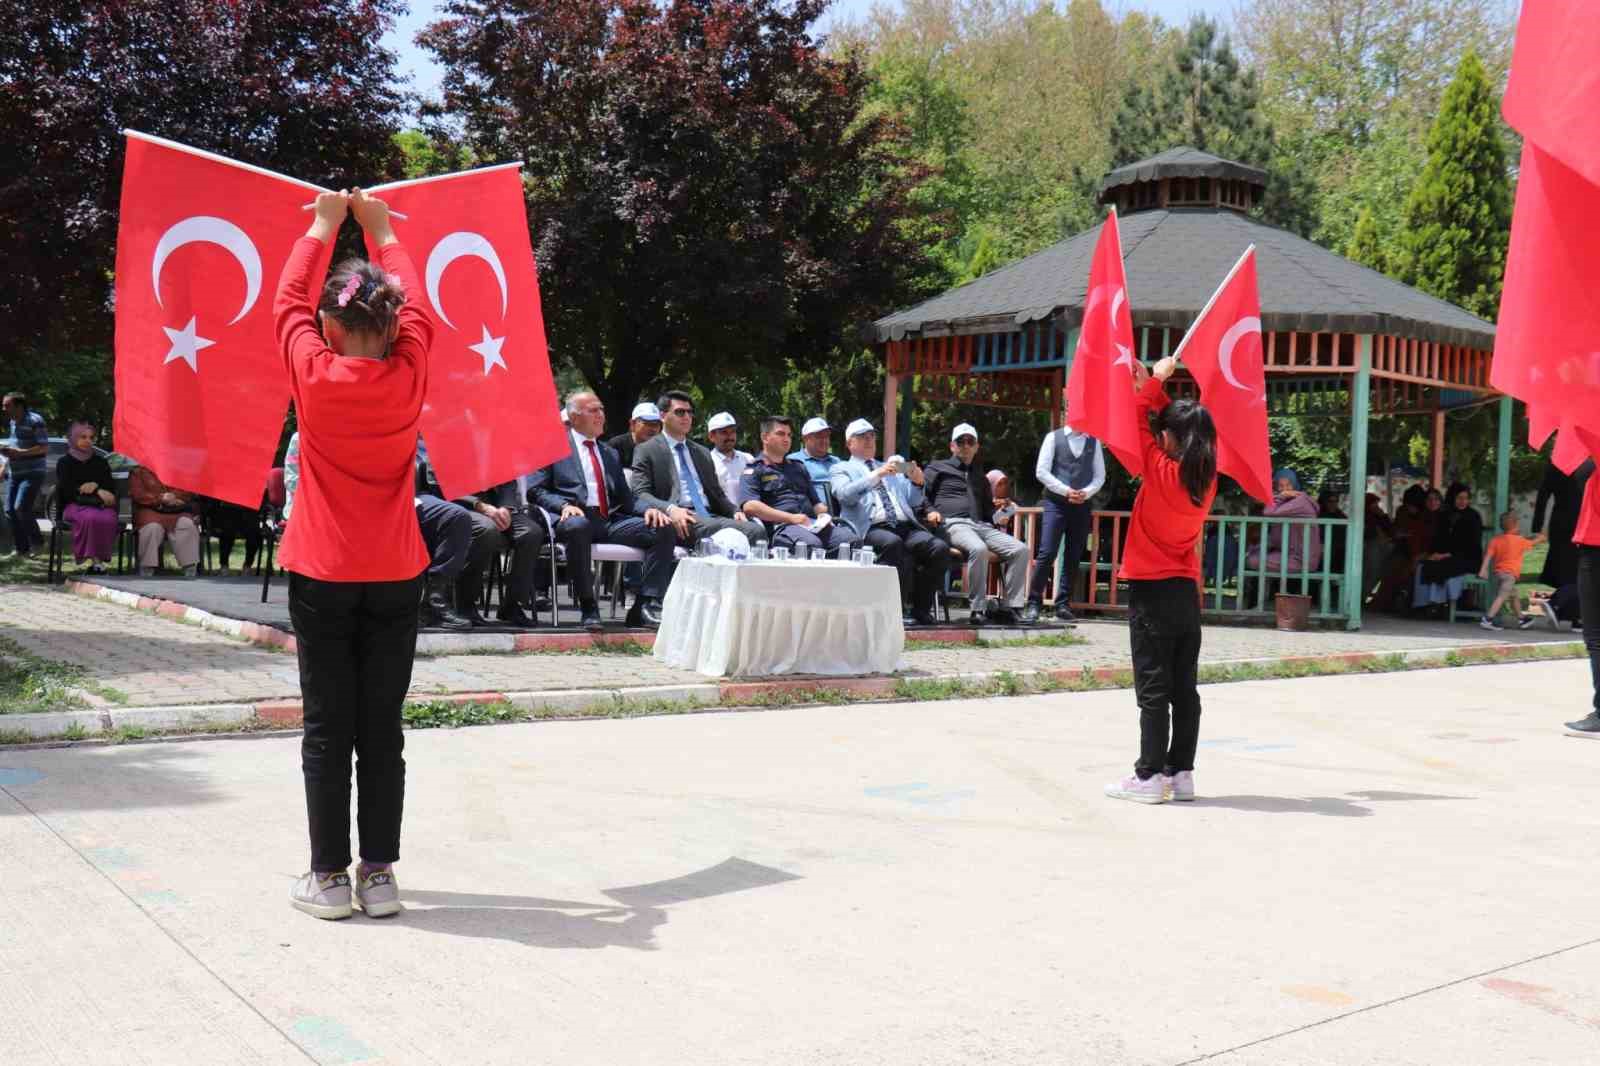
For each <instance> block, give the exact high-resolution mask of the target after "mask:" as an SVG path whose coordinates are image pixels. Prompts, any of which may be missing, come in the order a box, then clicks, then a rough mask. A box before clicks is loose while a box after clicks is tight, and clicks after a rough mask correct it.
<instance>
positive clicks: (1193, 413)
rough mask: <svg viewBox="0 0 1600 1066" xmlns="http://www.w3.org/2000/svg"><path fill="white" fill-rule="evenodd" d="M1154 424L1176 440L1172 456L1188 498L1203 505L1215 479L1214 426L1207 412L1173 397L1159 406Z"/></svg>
mask: <svg viewBox="0 0 1600 1066" xmlns="http://www.w3.org/2000/svg"><path fill="white" fill-rule="evenodd" d="M1156 425H1157V427H1158V430H1166V431H1167V432H1170V433H1171V434H1172V437H1173V440H1174V441H1176V442H1177V452H1176V454H1175V455H1174V456H1173V458H1174V459H1176V460H1177V462H1178V480H1179V482H1181V483H1182V485H1183V488H1184V491H1185V492H1187V493H1188V494H1189V502H1191V503H1193V504H1194V505H1195V506H1196V507H1199V506H1201V505H1203V504H1204V503H1205V502H1206V496H1207V495H1208V494H1209V493H1210V492H1211V489H1212V486H1213V485H1214V484H1215V483H1216V480H1217V427H1216V425H1215V423H1213V422H1212V421H1211V412H1210V411H1207V410H1206V409H1205V408H1204V407H1202V406H1200V405H1199V404H1198V403H1195V402H1194V401H1193V400H1174V401H1173V402H1172V403H1170V404H1168V405H1167V406H1166V407H1165V408H1163V409H1162V411H1161V414H1160V415H1159V416H1158V419H1157V423H1156Z"/></svg>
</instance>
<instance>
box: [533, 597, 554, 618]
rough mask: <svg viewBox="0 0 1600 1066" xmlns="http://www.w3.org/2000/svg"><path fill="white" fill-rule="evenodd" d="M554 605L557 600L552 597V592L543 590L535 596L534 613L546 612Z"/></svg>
mask: <svg viewBox="0 0 1600 1066" xmlns="http://www.w3.org/2000/svg"><path fill="white" fill-rule="evenodd" d="M554 606H555V601H554V600H552V599H551V598H550V594H549V593H548V592H541V593H539V594H538V595H537V596H535V597H534V598H533V613H534V614H544V613H545V612H546V611H548V610H549V609H550V608H552V607H554Z"/></svg>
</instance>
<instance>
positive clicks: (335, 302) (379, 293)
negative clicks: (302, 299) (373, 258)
mask: <svg viewBox="0 0 1600 1066" xmlns="http://www.w3.org/2000/svg"><path fill="white" fill-rule="evenodd" d="M405 302H406V290H405V288H404V287H403V286H402V285H401V284H400V279H399V278H398V277H396V276H395V275H393V274H385V273H384V272H383V271H382V270H381V269H379V267H378V266H377V265H376V264H375V263H369V262H367V261H366V260H365V259H346V260H345V261H344V262H342V263H340V264H339V265H338V266H336V267H334V268H333V269H332V270H330V271H329V272H328V280H327V282H325V283H324V284H323V286H322V297H321V299H320V300H319V301H318V303H317V308H318V310H320V311H321V312H322V313H323V314H324V315H326V316H327V317H329V318H334V319H338V321H339V325H341V326H343V327H344V328H345V329H346V330H348V331H350V332H352V333H388V332H389V327H390V326H391V325H392V324H393V323H394V320H395V316H396V315H398V314H399V313H400V308H401V306H402V305H403V304H404V303H405Z"/></svg>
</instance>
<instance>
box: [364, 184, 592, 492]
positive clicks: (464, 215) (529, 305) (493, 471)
mask: <svg viewBox="0 0 1600 1066" xmlns="http://www.w3.org/2000/svg"><path fill="white" fill-rule="evenodd" d="M520 167H521V164H520V163H509V164H505V165H503V166H496V167H485V168H483V169H481V170H468V171H464V172H462V173H459V174H450V175H446V176H445V177H441V178H422V179H419V180H417V181H408V182H397V183H395V184H393V185H386V186H380V187H378V188H375V189H370V190H368V191H369V192H371V193H373V194H374V195H376V196H378V197H380V198H382V199H383V200H384V201H385V202H386V203H388V204H389V206H390V208H392V209H393V210H395V211H399V212H402V213H404V214H405V215H407V216H408V218H407V219H406V220H405V221H399V220H397V221H396V222H395V223H394V231H395V236H397V237H398V238H399V239H400V242H401V243H402V244H403V245H405V247H406V250H407V251H408V252H410V253H411V258H412V260H413V261H415V262H416V264H417V266H418V268H419V269H420V270H421V273H422V287H423V293H422V297H423V307H424V310H425V311H426V312H427V313H428V314H429V315H431V316H432V317H433V319H434V335H433V350H432V352H430V353H429V359H428V393H427V398H426V399H425V401H424V403H423V408H422V435H423V437H425V438H426V439H427V442H428V460H429V462H430V463H431V464H432V466H433V469H434V472H435V473H436V474H437V475H438V477H439V487H440V488H441V489H442V490H443V491H444V493H445V494H446V495H448V496H451V497H456V496H462V495H466V494H468V493H475V492H480V491H482V490H484V489H487V488H489V487H491V486H493V485H497V484H499V483H501V482H503V481H511V480H513V479H515V478H517V477H519V476H521V475H523V474H530V473H532V472H533V471H535V470H538V469H539V468H541V467H544V466H547V465H549V464H550V463H552V462H554V461H555V460H557V459H559V458H560V457H562V456H564V455H566V454H567V451H568V446H567V436H566V429H565V427H563V426H562V424H561V419H560V416H559V413H558V412H557V409H556V391H555V383H554V381H553V380H552V379H551V376H550V353H549V350H548V348H547V347H546V345H545V336H544V315H543V313H542V312H541V310H540V307H539V276H538V273H537V270H536V268H535V266H534V261H533V244H532V242H531V241H530V239H529V236H528V211H527V206H526V203H525V202H524V200H523V197H522V177H521V174H520Z"/></svg>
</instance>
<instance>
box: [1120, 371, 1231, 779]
mask: <svg viewBox="0 0 1600 1066" xmlns="http://www.w3.org/2000/svg"><path fill="white" fill-rule="evenodd" d="M1177 365H1178V364H1177V362H1176V361H1175V360H1173V359H1171V358H1167V359H1163V360H1161V361H1160V362H1159V363H1157V364H1156V365H1155V368H1154V370H1153V371H1151V372H1149V373H1147V372H1146V371H1145V369H1144V367H1143V366H1142V365H1141V364H1139V363H1134V382H1135V384H1136V386H1137V387H1138V390H1139V392H1138V401H1137V403H1138V407H1139V417H1138V419H1137V422H1138V424H1139V436H1140V445H1141V449H1142V451H1143V453H1144V482H1143V484H1142V485H1140V487H1139V495H1138V496H1137V497H1136V498H1135V499H1134V501H1133V518H1132V519H1131V520H1130V522H1129V529H1128V542H1127V545H1126V547H1125V548H1124V549H1123V555H1122V574H1121V576H1122V579H1123V580H1124V581H1126V582H1127V583H1128V640H1129V644H1130V645H1131V648H1132V652H1133V691H1134V698H1135V699H1136V700H1137V701H1138V704H1139V759H1138V761H1137V762H1135V763H1134V764H1133V773H1132V775H1130V776H1129V777H1126V778H1124V779H1123V780H1121V781H1117V782H1115V783H1113V784H1109V785H1107V786H1106V795H1108V796H1111V797H1114V798H1116V799H1125V800H1133V801H1134V802H1136V803H1164V802H1165V801H1166V798H1167V794H1168V792H1170V793H1171V794H1172V798H1173V799H1177V800H1192V799H1194V750H1195V745H1196V744H1198V743H1199V740H1200V693H1199V690H1198V689H1197V688H1196V681H1197V678H1196V675H1197V673H1198V671H1199V663H1200V557H1199V555H1198V554H1197V553H1196V551H1195V547H1196V545H1197V544H1198V543H1199V541H1200V534H1201V531H1202V530H1203V529H1204V528H1205V521H1206V515H1208V514H1209V513H1210V512H1211V501H1212V499H1213V498H1215V496H1216V494H1217V430H1216V427H1215V426H1214V425H1213V424H1212V422H1211V414H1210V412H1208V411H1207V410H1206V409H1205V408H1204V407H1202V406H1200V405H1199V404H1198V403H1195V402H1194V401H1193V400H1178V401H1177V402H1176V403H1173V402H1170V401H1169V400H1168V399H1167V393H1166V388H1165V382H1166V380H1167V378H1169V377H1171V376H1172V372H1173V371H1174V370H1176V369H1177ZM1152 415H1154V417H1155V423H1156V424H1155V427H1154V429H1152V427H1151V425H1150V422H1151V416H1152ZM1169 709H1170V715H1169ZM1169 725H1170V729H1171V739H1170V742H1169V739H1168V729H1169Z"/></svg>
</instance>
